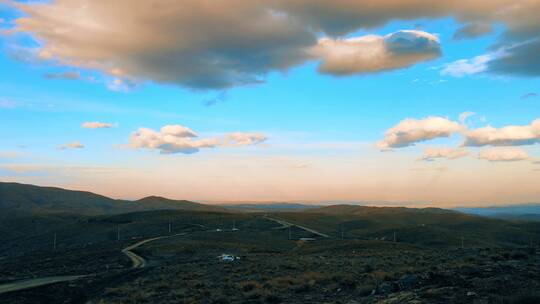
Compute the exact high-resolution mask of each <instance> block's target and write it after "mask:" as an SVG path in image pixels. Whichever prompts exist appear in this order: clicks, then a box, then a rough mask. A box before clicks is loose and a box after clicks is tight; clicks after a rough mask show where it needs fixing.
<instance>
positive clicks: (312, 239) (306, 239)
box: [300, 237, 316, 242]
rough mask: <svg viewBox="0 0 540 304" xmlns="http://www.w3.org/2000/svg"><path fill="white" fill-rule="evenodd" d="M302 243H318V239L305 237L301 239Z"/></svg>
mask: <svg viewBox="0 0 540 304" xmlns="http://www.w3.org/2000/svg"><path fill="white" fill-rule="evenodd" d="M300 241H302V242H314V241H316V239H315V238H307V237H303V238H300Z"/></svg>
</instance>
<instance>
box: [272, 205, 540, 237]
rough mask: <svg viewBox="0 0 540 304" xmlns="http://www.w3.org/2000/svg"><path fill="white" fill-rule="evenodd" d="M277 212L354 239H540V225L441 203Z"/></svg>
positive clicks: (325, 230) (278, 215)
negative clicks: (440, 205)
mask: <svg viewBox="0 0 540 304" xmlns="http://www.w3.org/2000/svg"><path fill="white" fill-rule="evenodd" d="M272 216H273V217H276V218H280V219H284V220H286V221H289V222H291V223H294V224H298V225H302V226H306V227H309V228H313V229H316V230H318V231H320V232H323V233H326V234H329V235H332V236H335V237H344V238H350V239H366V240H393V239H394V234H395V235H396V239H397V240H398V241H400V242H407V243H411V244H418V245H425V246H432V247H446V246H454V247H458V246H461V242H462V239H463V240H464V242H465V244H467V245H468V246H475V247H483V246H486V247H489V246H506V245H508V246H515V245H518V246H526V245H528V244H529V243H530V242H531V241H533V242H538V241H540V225H538V224H536V223H526V222H512V221H505V220H501V219H493V218H486V217H481V216H476V215H470V214H465V213H461V212H458V211H453V210H446V209H438V208H423V209H416V208H404V207H398V208H396V207H366V206H354V205H335V206H328V207H322V208H317V209H310V210H307V211H304V212H300V213H299V212H294V213H292V212H289V213H275V214H273V215H272Z"/></svg>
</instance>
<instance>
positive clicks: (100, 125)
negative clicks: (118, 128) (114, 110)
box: [81, 121, 115, 129]
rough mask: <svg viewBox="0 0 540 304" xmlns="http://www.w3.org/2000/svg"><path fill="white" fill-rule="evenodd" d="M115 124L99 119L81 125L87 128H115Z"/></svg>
mask: <svg viewBox="0 0 540 304" xmlns="http://www.w3.org/2000/svg"><path fill="white" fill-rule="evenodd" d="M114 126H115V125H114V124H112V123H108V122H99V121H89V122H84V123H83V124H82V125H81V127H83V128H85V129H107V128H113V127H114Z"/></svg>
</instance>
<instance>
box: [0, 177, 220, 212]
mask: <svg viewBox="0 0 540 304" xmlns="http://www.w3.org/2000/svg"><path fill="white" fill-rule="evenodd" d="M164 209H173V210H194V211H210V212H226V211H227V209H225V208H223V207H218V206H210V205H204V204H199V203H195V202H190V201H184V200H180V201H177V200H169V199H166V198H162V197H157V196H150V197H146V198H143V199H141V200H138V201H128V200H116V199H112V198H109V197H106V196H103V195H98V194H94V193H91V192H85V191H72V190H66V189H61V188H54V187H39V186H34V185H26V184H19V183H3V182H0V213H2V212H3V213H4V214H5V213H6V212H7V211H9V212H10V213H20V214H28V213H31V214H45V213H48V214H51V213H56V214H59V213H68V214H81V215H107V214H119V213H127V212H135V211H148V210H164Z"/></svg>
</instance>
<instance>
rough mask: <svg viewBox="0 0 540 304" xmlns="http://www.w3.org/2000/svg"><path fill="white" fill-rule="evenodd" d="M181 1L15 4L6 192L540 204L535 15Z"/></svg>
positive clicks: (10, 11)
mask: <svg viewBox="0 0 540 304" xmlns="http://www.w3.org/2000/svg"><path fill="white" fill-rule="evenodd" d="M167 3H168V4H166V5H160V4H159V3H153V4H152V5H151V6H148V5H149V4H148V2H144V1H135V2H133V1H131V2H130V1H126V0H121V1H114V2H111V3H107V2H100V1H96V2H80V1H75V0H57V1H31V2H27V1H11V0H8V1H0V67H1V70H2V73H1V74H0V121H2V123H1V126H2V128H0V139H1V140H0V181H5V182H19V183H26V184H34V185H40V186H54V187H59V188H65V189H74V190H82V191H89V192H93V193H99V194H102V195H105V196H108V197H112V198H118V199H128V198H130V199H133V198H137V197H138V198H143V197H146V196H150V195H155V196H161V197H166V198H173V199H182V200H191V201H197V202H212V203H214V204H215V203H218V202H221V203H224V202H254V203H265V202H290V203H296V202H309V203H310V204H317V203H323V202H359V203H360V202H361V203H364V204H374V205H379V206H382V205H385V204H389V205H391V206H404V207H411V206H417V207H422V206H423V207H428V206H429V207H439V208H467V207H481V206H484V207H485V206H503V205H504V206H508V205H518V204H519V205H521V204H530V203H533V204H534V203H535V202H540V189H539V187H538V180H539V179H540V148H539V145H538V144H539V143H540V96H539V94H540V83H539V81H538V77H539V76H540V61H539V60H540V59H539V56H538V55H537V54H538V53H540V43H538V42H539V41H540V21H538V20H537V18H536V16H535V15H534V12H536V11H538V9H540V6H539V4H537V3H536V2H535V1H517V2H516V3H515V2H514V1H508V0H499V1H492V2H490V1H483V0H478V1H473V2H472V3H459V4H452V3H451V1H442V2H441V3H439V5H437V6H434V5H432V4H431V3H430V2H429V1H428V2H425V3H423V2H422V1H420V2H415V1H412V2H404V3H401V4H397V3H395V2H394V1H381V2H377V3H375V4H373V5H370V6H369V9H367V11H364V9H365V7H363V6H362V5H363V2H362V1H356V2H355V1H337V2H334V3H324V2H320V1H315V2H309V1H304V0H298V1H292V2H284V1H260V2H259V1H257V2H253V3H251V2H250V3H247V2H246V3H243V2H237V1H224V2H220V3H211V2H208V3H206V2H205V3H206V4H205V5H201V4H200V2H198V1H195V0H194V1H191V0H190V1H185V2H182V3H173V2H170V3H169V2H167ZM128 6H129V7H130V9H129V10H126V9H125V8H126V7H128ZM186 12H189V13H186ZM223 24H226V25H227V28H226V29H225V28H224V27H223Z"/></svg>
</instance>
